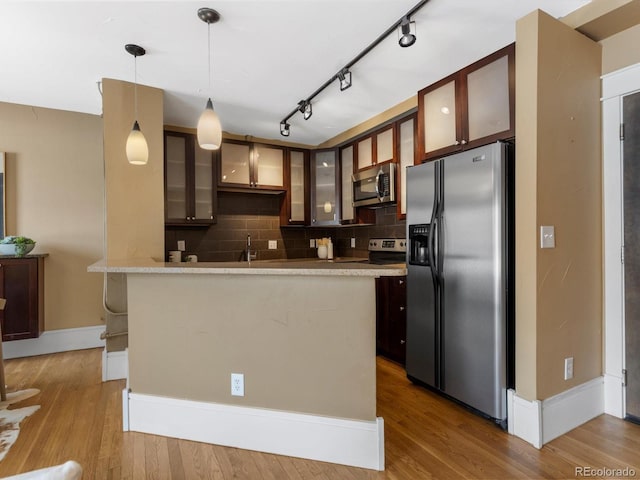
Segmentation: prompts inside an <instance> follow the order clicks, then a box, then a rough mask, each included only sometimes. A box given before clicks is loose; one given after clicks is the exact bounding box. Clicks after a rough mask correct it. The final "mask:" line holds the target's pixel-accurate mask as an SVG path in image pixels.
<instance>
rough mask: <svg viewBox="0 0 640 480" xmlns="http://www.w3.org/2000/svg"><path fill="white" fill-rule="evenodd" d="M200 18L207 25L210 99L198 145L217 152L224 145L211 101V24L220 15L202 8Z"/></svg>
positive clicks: (199, 130)
mask: <svg viewBox="0 0 640 480" xmlns="http://www.w3.org/2000/svg"><path fill="white" fill-rule="evenodd" d="M198 18H199V19H200V20H202V21H203V22H205V23H206V24H207V49H208V59H209V99H208V100H207V105H206V107H205V109H204V112H202V115H200V119H199V120H198V129H197V136H198V145H200V148H203V149H205V150H217V149H219V148H220V144H221V143H222V126H221V125H220V118H218V114H217V113H216V112H215V111H214V110H213V102H212V101H211V24H212V23H216V22H217V21H218V20H220V14H219V13H218V12H216V11H215V10H213V9H212V8H200V9H199V10H198Z"/></svg>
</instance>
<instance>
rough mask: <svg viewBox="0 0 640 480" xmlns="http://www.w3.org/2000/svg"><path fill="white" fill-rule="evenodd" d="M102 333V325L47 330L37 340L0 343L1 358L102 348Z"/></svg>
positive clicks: (103, 342)
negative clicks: (0, 346) (0, 344)
mask: <svg viewBox="0 0 640 480" xmlns="http://www.w3.org/2000/svg"><path fill="white" fill-rule="evenodd" d="M103 331H104V325H98V326H95V327H82V328H65V329H62V330H48V331H46V332H42V334H41V335H40V336H39V337H38V338H27V339H24V340H12V341H10V342H2V351H3V356H4V358H5V359H10V358H22V357H33V356H35V355H46V354H49V353H58V352H68V351H70V350H84V349H85V348H97V347H104V345H105V341H104V340H100V334H101V333H102V332H103Z"/></svg>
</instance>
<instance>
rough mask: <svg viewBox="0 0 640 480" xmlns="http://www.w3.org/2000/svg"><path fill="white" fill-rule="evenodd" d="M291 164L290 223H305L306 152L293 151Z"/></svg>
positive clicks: (290, 157)
mask: <svg viewBox="0 0 640 480" xmlns="http://www.w3.org/2000/svg"><path fill="white" fill-rule="evenodd" d="M289 162H290V167H289V169H290V175H291V185H290V195H291V218H290V219H289V221H290V222H304V221H305V218H304V210H305V209H304V152H299V151H296V150H291V152H290V154H289Z"/></svg>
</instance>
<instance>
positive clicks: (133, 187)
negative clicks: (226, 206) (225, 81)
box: [102, 79, 164, 261]
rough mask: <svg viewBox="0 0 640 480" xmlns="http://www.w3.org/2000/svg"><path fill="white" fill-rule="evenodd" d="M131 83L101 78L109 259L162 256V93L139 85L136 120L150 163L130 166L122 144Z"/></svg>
mask: <svg viewBox="0 0 640 480" xmlns="http://www.w3.org/2000/svg"><path fill="white" fill-rule="evenodd" d="M133 87H134V85H133V84H132V83H128V82H123V81H120V80H112V79H103V82H102V91H103V95H102V103H103V112H104V157H105V164H106V186H107V187H106V189H107V255H106V257H107V258H109V259H122V258H138V257H152V258H154V259H156V260H160V261H162V260H163V259H164V147H163V133H162V129H163V92H162V90H160V89H157V88H153V87H147V86H143V85H138V121H139V124H140V129H141V131H142V133H143V134H144V136H145V138H146V140H147V144H148V146H149V162H148V163H147V164H146V165H131V164H130V163H129V162H128V161H127V157H126V153H125V145H126V141H127V137H128V135H129V132H130V131H131V127H132V125H133V121H134V102H133V100H134V95H133V94H134V91H133V90H134V88H133Z"/></svg>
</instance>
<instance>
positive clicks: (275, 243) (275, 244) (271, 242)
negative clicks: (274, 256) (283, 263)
mask: <svg viewBox="0 0 640 480" xmlns="http://www.w3.org/2000/svg"><path fill="white" fill-rule="evenodd" d="M277 248H278V241H277V240H269V250H276V249H277Z"/></svg>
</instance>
